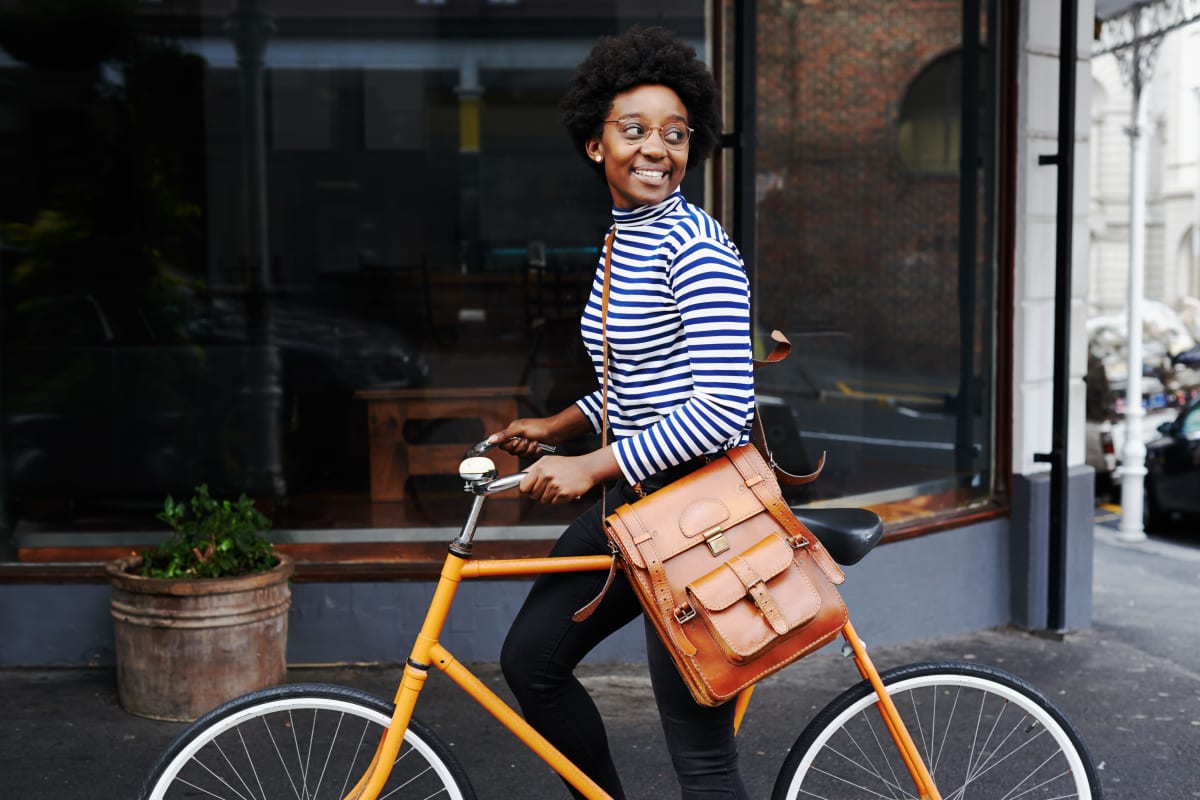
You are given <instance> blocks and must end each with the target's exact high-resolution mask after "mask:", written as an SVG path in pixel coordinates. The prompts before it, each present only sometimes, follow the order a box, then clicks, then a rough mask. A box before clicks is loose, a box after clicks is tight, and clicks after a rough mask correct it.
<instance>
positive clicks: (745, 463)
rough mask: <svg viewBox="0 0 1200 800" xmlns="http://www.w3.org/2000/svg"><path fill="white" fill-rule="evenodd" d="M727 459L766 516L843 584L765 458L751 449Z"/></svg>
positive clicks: (838, 571)
mask: <svg viewBox="0 0 1200 800" xmlns="http://www.w3.org/2000/svg"><path fill="white" fill-rule="evenodd" d="M726 455H727V456H728V457H729V460H730V461H731V462H733V465H734V467H736V468H737V471H738V473H739V474H740V475H741V476H742V480H743V482H744V483H745V485H746V487H747V488H748V489H750V491H752V492H754V496H755V497H757V498H758V501H759V502H760V503H762V506H763V508H764V509H765V510H766V512H767V513H768V514H770V515H771V517H772V518H773V519H774V520H775V521H776V522H778V523H779V524H780V525H781V526H782V527H783V529H784V530H786V531H787V533H788V535H789V536H790V537H792V538H793V539H795V540H797V541H798V542H802V543H803V544H802V545H800V546H802V547H804V548H806V549H807V550H808V551H809V553H811V554H812V557H813V559H814V560H815V561H816V562H817V565H818V566H819V567H820V568H821V571H822V572H824V573H825V576H826V577H827V578H829V580H830V581H832V582H833V583H841V582H842V581H844V580H845V579H846V574H845V573H844V572H842V568H841V567H839V566H838V564H837V562H836V561H834V560H833V558H832V557H831V556H830V555H829V552H828V551H827V550H826V549H825V547H824V545H822V544H821V541H820V540H819V539H818V538H817V537H816V536H815V535H814V534H813V532H812V531H810V530H809V529H808V528H807V527H805V525H804V523H803V522H801V521H800V520H799V519H797V518H796V515H795V514H793V513H792V510H791V509H790V508H789V507H788V504H787V503H786V502H785V501H784V499H783V493H782V492H780V491H779V485H778V484H775V483H773V482H772V481H771V480H770V474H769V469H770V468H769V467H767V465H766V464H765V463H763V461H762V456H761V455H760V454H759V453H757V452H754V450H753V448H748V447H739V448H737V449H734V450H730V451H729V452H728V453H727V454H726ZM764 467H766V468H767V470H768V474H766V475H764V474H763V471H762V468H764Z"/></svg>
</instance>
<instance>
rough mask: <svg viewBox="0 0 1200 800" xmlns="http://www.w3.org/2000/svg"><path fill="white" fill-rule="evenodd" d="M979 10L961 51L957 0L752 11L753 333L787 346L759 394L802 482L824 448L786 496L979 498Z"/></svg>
mask: <svg viewBox="0 0 1200 800" xmlns="http://www.w3.org/2000/svg"><path fill="white" fill-rule="evenodd" d="M966 1H967V2H972V0H966ZM974 1H975V2H978V0H974ZM987 8H988V4H987V3H979V4H978V9H977V10H976V11H977V13H978V15H979V16H980V17H982V18H983V20H984V22H981V25H980V41H979V42H973V43H968V42H964V41H963V35H962V31H963V28H964V25H963V18H964V17H963V15H964V13H965V9H964V7H962V6H960V5H957V4H954V3H948V4H941V5H939V6H938V7H937V8H931V7H930V5H929V4H928V3H923V2H915V0H914V1H912V2H905V1H904V0H901V1H900V2H895V3H889V4H887V13H880V11H879V5H878V4H874V3H838V4H829V3H803V4H801V3H796V4H791V5H789V7H788V11H787V13H786V14H785V15H783V16H782V17H780V15H779V14H778V13H777V10H776V9H775V7H774V6H771V7H770V8H767V7H765V6H763V7H761V8H760V10H759V19H758V27H759V32H758V48H757V69H758V72H757V75H758V79H757V92H758V115H757V126H758V131H757V139H758V144H759V149H758V151H757V153H756V165H757V170H758V175H757V176H756V179H757V185H758V187H759V203H758V208H757V220H758V227H757V244H758V247H757V259H756V274H755V277H756V281H755V285H754V289H755V298H756V305H757V309H756V313H757V320H758V324H759V329H760V331H761V332H763V333H765V332H767V331H769V330H770V329H771V328H780V329H782V330H783V331H784V332H785V333H786V334H788V336H789V337H790V339H791V341H792V343H793V345H794V349H793V351H792V356H791V358H789V360H788V361H786V362H784V363H783V364H782V365H780V366H777V367H772V368H768V369H765V370H761V371H760V372H759V374H758V378H757V383H758V388H759V394H760V402H761V403H763V404H764V407H763V416H764V419H765V421H766V422H767V423H768V434H769V438H770V439H771V440H772V442H773V444H774V447H775V449H776V451H777V452H776V456H777V457H778V459H779V461H780V462H781V463H782V464H783V465H784V466H786V467H788V468H789V469H791V470H792V471H793V472H806V471H809V470H811V469H813V468H814V467H815V466H816V463H817V460H818V459H819V457H820V455H821V453H822V452H825V453H827V462H826V466H825V469H824V473H823V474H822V476H821V478H820V479H819V480H818V481H816V482H815V483H813V484H812V485H811V486H810V487H805V488H804V489H802V490H793V491H794V492H795V494H794V499H796V500H797V501H801V502H803V501H819V500H825V499H830V498H846V497H849V498H853V501H857V502H861V503H872V504H876V505H880V507H881V508H884V510H887V509H886V508H885V506H884V505H883V504H887V503H898V504H899V505H894V506H892V508H891V509H890V510H887V513H888V515H889V516H890V517H893V518H895V517H906V516H912V515H914V514H923V513H926V511H928V510H929V509H930V508H938V507H945V506H950V507H955V506H959V505H961V504H964V503H969V502H972V501H973V500H976V499H980V498H983V497H986V496H987V493H988V491H989V490H990V486H991V481H992V469H993V452H992V450H993V447H992V438H993V434H992V429H993V419H992V417H991V402H990V397H991V395H992V392H993V391H994V389H993V385H994V383H993V381H994V379H993V372H994V363H995V362H994V359H995V355H994V344H993V337H994V333H993V331H994V310H993V302H994V292H995V288H994V281H995V272H994V263H993V253H992V250H993V248H992V243H991V240H990V237H991V225H990V223H989V220H990V218H991V214H992V208H993V206H992V199H991V192H990V186H991V175H992V174H993V171H994V163H995V156H994V152H993V149H994V145H993V144H992V142H993V141H994V139H993V136H992V131H993V127H992V124H991V103H992V102H993V101H992V99H991V98H994V96H995V93H994V92H993V91H992V90H991V89H990V88H989V87H990V86H991V85H992V80H993V78H992V76H993V75H994V71H992V70H991V69H990V66H989V63H988V59H989V58H990V56H989V55H988V53H989V52H995V48H994V47H990V46H989V42H988V31H987V25H986V18H987ZM884 41H885V42H887V46H886V47H881V46H880V45H879V43H880V42H884ZM966 53H973V54H974V56H973V57H975V58H977V59H978V61H977V64H978V68H979V69H980V71H981V73H982V77H981V81H980V85H981V87H983V91H982V93H981V95H982V96H981V98H979V99H975V98H973V99H972V100H971V102H972V103H974V102H979V106H978V108H980V109H982V112H983V114H982V116H981V117H980V118H979V119H978V120H976V121H974V122H972V123H971V127H972V129H974V128H975V127H977V128H978V130H979V131H982V134H981V135H980V138H979V141H980V143H981V146H980V147H979V153H978V159H977V161H978V163H979V165H980V166H979V169H978V171H976V172H975V173H974V174H970V175H967V176H962V175H961V174H960V165H959V160H960V152H961V146H962V141H961V140H962V138H963V135H964V134H963V131H964V130H965V129H966V115H964V113H963V112H964V105H963V102H962V98H961V96H960V91H959V89H958V87H960V86H961V85H962V74H961V73H962V62H963V59H964V58H965V57H968V56H965V55H962V54H966ZM947 54H954V55H953V57H947ZM981 54H982V55H981ZM951 73H953V74H951ZM914 82H916V83H915V85H914ZM906 98H908V101H909V102H908V105H907V106H906V104H905V100H906ZM902 111H906V112H907V115H906V114H905V113H901V112H902ZM910 159H911V162H910V164H909V165H908V166H906V161H910ZM912 163H915V164H916V165H917V166H918V167H919V169H918V170H916V171H914V170H913V169H912V168H911V165H912ZM964 177H965V178H966V180H963V178H964ZM964 192H966V193H968V194H964ZM972 195H973V197H972ZM964 197H967V198H971V199H972V200H973V205H974V206H975V207H976V208H977V209H978V213H977V214H973V213H972V212H971V210H970V206H969V205H964V203H963V198H964ZM964 208H967V209H968V210H967V212H966V213H968V214H972V218H971V220H970V223H969V224H967V225H962V224H961V219H962V214H963V213H964V212H963V209H964ZM964 232H965V234H966V236H968V237H969V239H968V240H967V241H964V239H963V237H964Z"/></svg>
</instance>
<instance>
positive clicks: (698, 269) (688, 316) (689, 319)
mask: <svg viewBox="0 0 1200 800" xmlns="http://www.w3.org/2000/svg"><path fill="white" fill-rule="evenodd" d="M668 280H669V284H670V288H671V293H672V295H673V296H674V299H675V302H676V305H677V306H678V308H679V313H680V317H681V319H682V325H683V332H684V338H685V342H686V347H687V359H688V364H689V366H690V368H691V374H692V383H693V386H692V395H691V397H690V398H689V399H688V400H686V401H685V402H684V403H683V404H681V405H680V406H678V407H676V408H675V409H674V410H673V411H671V413H669V414H668V415H667V416H665V417H663V418H662V419H660V420H659V421H657V422H655V423H654V424H652V425H650V426H649V427H647V428H646V429H644V430H643V431H641V432H640V433H638V434H636V435H634V436H630V437H628V438H624V439H621V440H619V441H617V442H616V443H615V445H614V453H615V455H616V459H617V463H618V464H619V465H620V468H621V472H622V474H623V475H624V476H625V478H626V479H627V480H628V481H629V482H630V483H636V482H638V481H640V480H642V479H643V478H646V477H649V476H650V475H653V474H654V473H656V472H659V471H661V470H663V469H666V468H668V467H672V466H674V465H676V464H682V463H684V462H685V461H689V460H691V459H693V458H697V457H699V456H702V455H704V454H706V453H711V452H713V451H715V450H718V449H722V448H729V447H733V446H736V445H738V444H742V443H744V442H745V441H748V438H749V422H750V420H751V419H752V417H753V413H754V362H753V354H752V348H751V342H750V284H749V281H748V280H747V278H746V270H745V267H744V266H743V264H742V260H741V258H740V256H739V255H738V253H737V251H736V250H734V249H733V248H732V247H731V246H729V245H728V244H725V243H722V242H720V241H718V240H716V239H713V238H710V237H698V238H695V239H692V240H689V241H686V242H684V244H683V246H682V247H680V248H679V250H678V251H677V252H676V253H675V256H674V257H673V258H672V259H671V261H670V264H669V266H668ZM585 413H587V412H586V411H585ZM596 416H597V418H598V416H599V415H598V414H597V415H596ZM589 418H591V417H590V416H589Z"/></svg>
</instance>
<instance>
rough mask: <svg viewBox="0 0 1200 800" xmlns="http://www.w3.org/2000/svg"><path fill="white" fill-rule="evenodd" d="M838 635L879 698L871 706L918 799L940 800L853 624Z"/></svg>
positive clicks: (848, 625)
mask: <svg viewBox="0 0 1200 800" xmlns="http://www.w3.org/2000/svg"><path fill="white" fill-rule="evenodd" d="M842 637H843V638H844V639H845V640H846V644H848V645H849V646H850V649H851V651H853V654H854V665H855V666H856V667H858V672H859V674H861V675H862V676H863V678H865V679H866V680H868V681H870V682H871V686H872V687H873V688H874V689H875V696H876V697H877V698H879V699H878V700H876V702H875V707H876V708H877V709H879V714H880V716H882V717H883V722H884V724H885V725H886V726H887V729H888V733H890V734H891V736H892V741H894V742H895V743H896V747H897V748H899V750H900V756H901V758H903V759H904V766H905V767H906V768H907V769H908V774H909V775H911V776H912V779H913V783H914V784H916V787H917V793H918V796H919V797H921V798H922V800H942V796H941V794H940V793H939V792H938V790H937V787H936V786H935V785H934V783H933V776H932V775H930V773H929V768H928V767H927V766H926V765H925V760H924V759H923V758H921V753H920V751H919V750H918V749H917V744H916V742H914V741H913V738H912V735H911V734H909V732H908V727H907V726H906V725H905V724H904V720H903V719H901V718H900V712H899V711H897V710H896V704H895V703H893V702H892V698H891V696H890V695H889V694H888V693H887V687H885V686H884V685H883V680H882V679H881V678H880V677H879V672H878V671H877V670H876V669H875V665H874V664H873V663H871V657H870V656H868V655H867V648H866V645H864V644H863V641H862V639H860V638H858V633H857V632H856V631H855V630H854V626H853V625H851V624H850V622H849V620H847V621H846V624H845V626H844V627H843V628H842Z"/></svg>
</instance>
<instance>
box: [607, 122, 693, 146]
mask: <svg viewBox="0 0 1200 800" xmlns="http://www.w3.org/2000/svg"><path fill="white" fill-rule="evenodd" d="M612 121H613V122H615V123H616V125H617V129H618V130H620V131H621V136H623V137H624V138H625V141H627V142H629V143H630V144H638V143H639V142H644V141H646V137H648V136H649V135H650V131H654V130H657V131H658V132H659V135H660V136H662V140H663V144H665V145H666V146H667V147H670V148H671V149H673V150H675V149H679V148H681V147H683V146H684V145H686V144H687V143H688V139H690V138H691V135H692V131H691V129H690V128H688V127H687V126H686V125H679V124H671V125H664V126H661V127H660V126H658V125H645V124H643V123H641V122H637V121H635V120H623V119H622V120H612Z"/></svg>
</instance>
